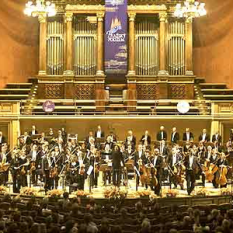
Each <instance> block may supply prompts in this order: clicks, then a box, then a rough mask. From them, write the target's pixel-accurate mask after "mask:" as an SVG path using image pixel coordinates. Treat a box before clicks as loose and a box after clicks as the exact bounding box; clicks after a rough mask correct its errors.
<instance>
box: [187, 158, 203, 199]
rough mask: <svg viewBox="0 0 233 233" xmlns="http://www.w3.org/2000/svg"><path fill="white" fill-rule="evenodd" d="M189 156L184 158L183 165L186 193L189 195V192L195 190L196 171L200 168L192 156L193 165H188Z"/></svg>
mask: <svg viewBox="0 0 233 233" xmlns="http://www.w3.org/2000/svg"><path fill="white" fill-rule="evenodd" d="M189 158H190V156H187V157H186V158H185V162H184V165H185V167H186V180H187V191H188V194H189V195H190V194H191V192H192V191H193V190H194V188H195V181H196V174H197V173H198V169H201V168H200V165H199V163H198V160H197V157H196V156H193V163H192V164H190V159H189Z"/></svg>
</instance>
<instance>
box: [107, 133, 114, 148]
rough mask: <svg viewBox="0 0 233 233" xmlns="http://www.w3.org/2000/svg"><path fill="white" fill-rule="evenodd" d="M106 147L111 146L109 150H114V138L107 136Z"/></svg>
mask: <svg viewBox="0 0 233 233" xmlns="http://www.w3.org/2000/svg"><path fill="white" fill-rule="evenodd" d="M106 145H109V148H110V149H111V150H112V149H113V145H114V142H113V141H112V137H111V136H107V138H106V142H105V146H106Z"/></svg>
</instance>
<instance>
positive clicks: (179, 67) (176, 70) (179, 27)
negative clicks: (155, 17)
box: [168, 20, 185, 75]
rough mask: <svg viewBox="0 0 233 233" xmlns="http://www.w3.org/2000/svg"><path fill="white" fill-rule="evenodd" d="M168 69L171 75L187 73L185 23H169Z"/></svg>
mask: <svg viewBox="0 0 233 233" xmlns="http://www.w3.org/2000/svg"><path fill="white" fill-rule="evenodd" d="M168 71H169V74H170V75H185V23H184V22H183V21H180V20H179V21H178V20H176V21H173V20H172V21H170V22H169V24H168Z"/></svg>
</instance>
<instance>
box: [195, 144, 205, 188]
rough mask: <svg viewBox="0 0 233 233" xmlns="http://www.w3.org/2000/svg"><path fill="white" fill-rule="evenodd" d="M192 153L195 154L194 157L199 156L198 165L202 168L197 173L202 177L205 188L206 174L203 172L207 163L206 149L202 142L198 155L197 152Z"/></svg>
mask: <svg viewBox="0 0 233 233" xmlns="http://www.w3.org/2000/svg"><path fill="white" fill-rule="evenodd" d="M192 152H193V153H194V156H195V155H197V159H198V163H199V164H200V167H199V170H198V173H197V177H199V176H201V178H202V185H203V187H205V173H204V171H203V170H202V167H203V166H204V164H205V161H206V147H205V146H204V145H203V143H202V142H199V147H198V152H197V154H196V152H195V150H192Z"/></svg>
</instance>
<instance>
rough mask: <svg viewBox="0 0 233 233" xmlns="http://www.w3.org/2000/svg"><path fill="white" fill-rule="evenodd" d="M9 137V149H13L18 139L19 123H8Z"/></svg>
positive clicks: (14, 121)
mask: <svg viewBox="0 0 233 233" xmlns="http://www.w3.org/2000/svg"><path fill="white" fill-rule="evenodd" d="M9 135H10V140H9V141H10V146H11V149H13V148H14V146H16V145H17V144H18V137H19V135H20V122H19V120H13V121H11V123H10V130H9Z"/></svg>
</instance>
